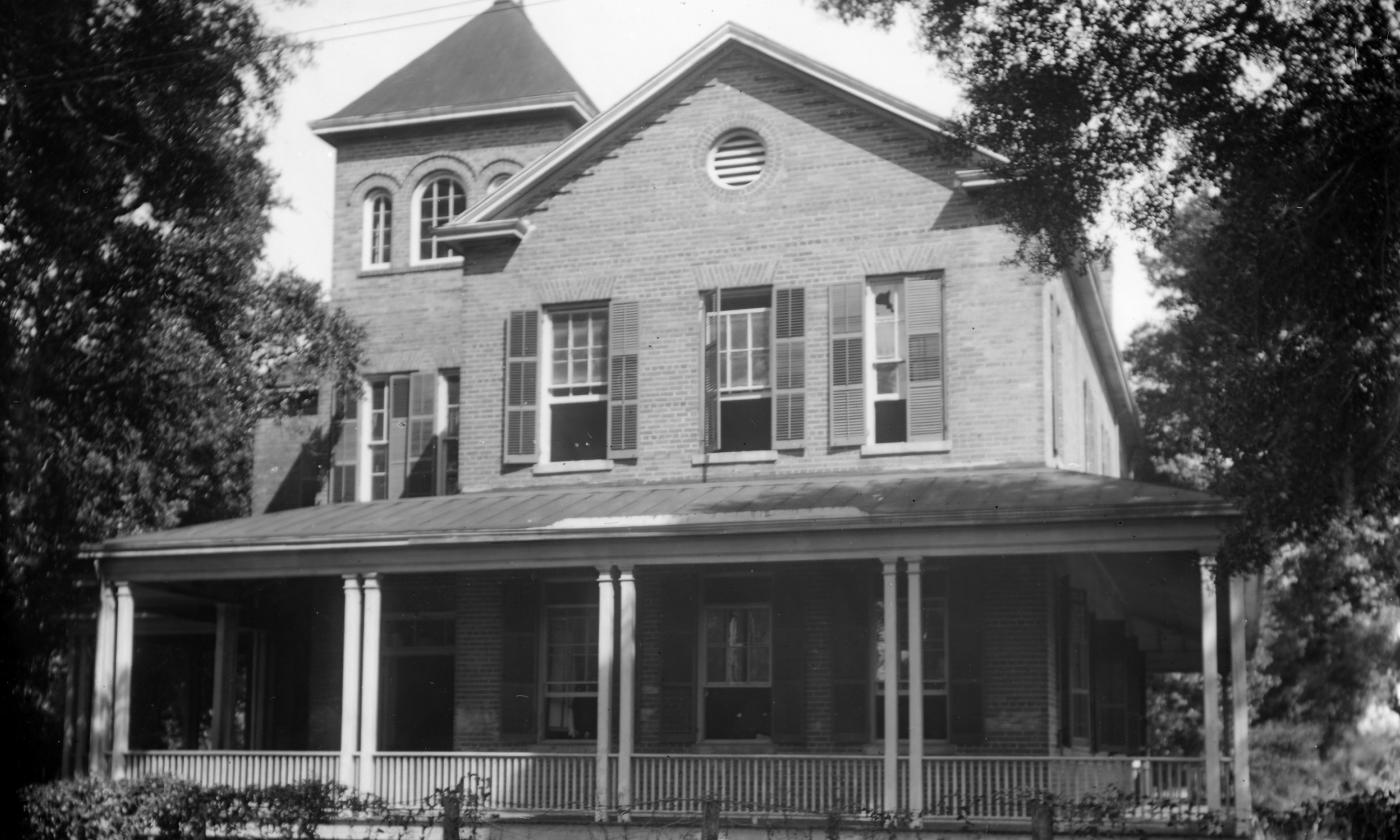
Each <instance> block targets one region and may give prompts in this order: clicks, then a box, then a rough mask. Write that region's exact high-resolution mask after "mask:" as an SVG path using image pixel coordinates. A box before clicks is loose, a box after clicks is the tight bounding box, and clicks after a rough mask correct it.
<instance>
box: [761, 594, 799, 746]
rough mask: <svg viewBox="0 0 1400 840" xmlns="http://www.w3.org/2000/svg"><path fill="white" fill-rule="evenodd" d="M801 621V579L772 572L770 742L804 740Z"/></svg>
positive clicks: (796, 741) (794, 742) (787, 742)
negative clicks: (771, 728)
mask: <svg viewBox="0 0 1400 840" xmlns="http://www.w3.org/2000/svg"><path fill="white" fill-rule="evenodd" d="M802 625H803V603H802V580H801V577H800V576H799V574H798V573H796V572H779V573H778V574H776V575H774V576H773V656H772V660H771V662H772V668H773V674H772V676H773V694H772V711H771V716H770V718H769V720H770V721H771V723H772V727H773V731H772V737H773V743H775V744H789V745H797V746H800V745H802V744H804V743H805V742H806V740H807V739H806V731H805V730H806V720H807V715H806V708H807V706H806V697H807V690H806V685H807V684H806V665H807V652H806V647H805V634H804V633H803V629H802Z"/></svg>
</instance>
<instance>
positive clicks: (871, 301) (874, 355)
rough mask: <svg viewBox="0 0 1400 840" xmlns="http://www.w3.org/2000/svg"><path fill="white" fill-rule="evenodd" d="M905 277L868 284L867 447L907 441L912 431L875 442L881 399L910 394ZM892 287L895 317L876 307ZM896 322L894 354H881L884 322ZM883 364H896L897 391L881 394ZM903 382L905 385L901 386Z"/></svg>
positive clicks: (865, 318)
mask: <svg viewBox="0 0 1400 840" xmlns="http://www.w3.org/2000/svg"><path fill="white" fill-rule="evenodd" d="M904 284H905V280H904V278H903V277H894V278H881V279H875V280H868V281H866V283H865V300H864V309H863V311H862V313H861V319H862V324H863V331H864V333H865V346H866V347H869V348H870V352H869V353H868V354H866V359H865V443H866V445H867V446H876V445H887V444H896V445H897V444H907V443H908V442H909V440H908V438H909V434H908V431H907V430H906V432H905V436H904V437H905V439H904V440H902V441H888V442H887V444H876V442H875V434H876V428H875V405H876V403H880V402H890V401H894V400H901V399H908V397H909V380H908V376H909V360H908V359H906V358H904V343H905V342H904V339H905V334H906V332H907V330H908V325H907V323H906V322H905V314H904V313H905V295H904ZM884 290H889V291H890V292H891V293H893V294H895V296H896V297H895V313H894V316H893V317H892V318H891V317H882V316H881V314H880V311H879V309H878V307H877V306H876V302H875V301H876V298H877V297H878V296H879V295H880V292H882V291H884ZM882 323H893V324H894V325H895V336H894V342H895V349H894V354H893V355H885V356H881V355H880V347H879V341H880V333H879V329H880V324H882ZM882 366H893V367H894V368H895V371H896V374H895V380H896V382H897V383H898V385H897V386H896V389H895V391H894V392H893V393H889V394H881V393H880V381H879V380H880V368H881V367H882ZM900 385H902V387H899V386H900Z"/></svg>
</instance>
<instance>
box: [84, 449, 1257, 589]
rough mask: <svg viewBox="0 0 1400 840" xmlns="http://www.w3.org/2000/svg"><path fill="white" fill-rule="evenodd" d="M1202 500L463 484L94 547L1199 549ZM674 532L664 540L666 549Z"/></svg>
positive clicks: (1215, 527)
mask: <svg viewBox="0 0 1400 840" xmlns="http://www.w3.org/2000/svg"><path fill="white" fill-rule="evenodd" d="M1234 516H1235V512H1234V510H1233V509H1232V508H1231V507H1230V506H1229V505H1227V504H1226V503H1224V502H1223V501H1221V500H1219V499H1217V498H1215V497H1213V496H1209V495H1206V494H1203V493H1196V492H1191V491H1186V490H1179V489H1175V488H1171V487H1164V486H1160V485H1154V484H1145V483H1141V482H1135V481H1129V480H1125V479H1115V478H1107V477H1104V476H1095V475H1087V474H1084V473H1074V472H1066V471H1062V470H1051V469H1046V468H1043V467H1025V468H1009V467H997V468H976V469H949V470H938V471H928V472H923V473H918V474H888V475H870V474H868V473H867V474H859V475H853V474H845V475H824V476H804V477H801V478H796V479H791V478H790V479H784V480H767V481H758V480H750V481H720V482H690V483H675V484H645V483H634V484H625V485H624V484H620V485H615V486H587V487H558V486H555V487H539V488H525V489H520V488H511V489H495V490H477V491H472V492H466V493H462V494H459V495H455V496H439V497H432V498H422V499H403V500H398V501H387V502H374V503H363V504H340V505H326V506H319V507H312V508H301V509H297V510H290V511H284V512H280V513H273V514H264V515H260V516H251V517H245V518H241V519H230V520H225V521H221V522H211V523H207V524H203V525H195V526H191V527H187V528H177V529H174V530H169V531H163V532H158V533H151V534H139V535H135V536H129V537H122V538H119V539H115V540H110V541H108V542H106V543H103V544H102V545H100V546H95V547H93V548H92V549H91V552H90V553H91V554H92V555H93V556H94V557H96V558H97V559H98V560H99V561H100V562H101V564H102V565H103V567H104V571H105V572H106V573H107V574H109V575H125V576H129V577H131V578H132V579H138V578H147V579H155V578H165V579H171V578H182V577H184V578H199V577H248V576H268V575H282V574H288V573H291V572H298V573H301V574H336V573H347V572H356V571H369V570H378V571H384V570H385V569H386V566H392V567H393V569H394V570H395V571H399V570H404V571H408V570H414V569H422V570H432V569H442V568H463V567H479V568H490V567H522V566H530V565H535V566H550V565H555V566H557V565H565V564H570V563H571V564H578V563H580V562H585V563H588V562H591V563H595V564H596V563H598V562H604V563H617V562H629V561H630V562H639V563H640V562H647V563H650V562H736V561H750V560H766V561H774V560H789V559H821V558H823V557H828V556H830V557H846V558H850V557H864V556H881V555H890V554H901V553H904V554H919V555H922V556H969V555H974V556H975V555H983V556H985V555H1003V554H1045V553H1064V552H1069V551H1094V552H1127V553H1132V554H1139V553H1142V552H1182V551H1211V550H1213V547H1214V545H1215V544H1216V543H1217V542H1218V540H1219V537H1220V532H1221V529H1222V527H1223V526H1224V524H1225V523H1226V522H1227V521H1229V520H1230V519H1231V518H1233V517H1234ZM678 538H680V539H678Z"/></svg>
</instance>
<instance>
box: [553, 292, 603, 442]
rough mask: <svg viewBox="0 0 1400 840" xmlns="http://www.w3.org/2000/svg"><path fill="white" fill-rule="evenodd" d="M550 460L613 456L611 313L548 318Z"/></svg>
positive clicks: (572, 312)
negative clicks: (610, 425) (609, 444)
mask: <svg viewBox="0 0 1400 840" xmlns="http://www.w3.org/2000/svg"><path fill="white" fill-rule="evenodd" d="M545 317H546V319H547V320H548V321H549V329H548V330H546V331H545V339H546V341H547V342H548V347H547V348H546V351H545V352H546V355H547V356H548V358H549V359H550V365H549V367H548V368H547V369H546V370H547V373H548V381H547V382H546V384H545V388H544V394H545V406H546V409H545V411H544V412H543V413H542V414H541V422H542V424H543V425H544V426H545V427H546V429H545V431H544V433H543V434H542V435H541V436H540V437H541V439H542V441H543V442H545V443H546V444H547V449H546V450H545V457H544V459H543V460H546V461H594V460H601V459H603V458H606V457H607V441H606V437H607V431H608V403H607V399H608V310H607V309H606V308H588V309H561V310H555V311H549V312H546V313H545Z"/></svg>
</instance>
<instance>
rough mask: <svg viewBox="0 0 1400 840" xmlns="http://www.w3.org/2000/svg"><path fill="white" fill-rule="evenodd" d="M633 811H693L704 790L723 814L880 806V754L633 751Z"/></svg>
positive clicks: (821, 811)
mask: <svg viewBox="0 0 1400 840" xmlns="http://www.w3.org/2000/svg"><path fill="white" fill-rule="evenodd" d="M632 768H633V769H632V774H633V780H634V781H633V790H634V794H633V798H632V800H633V806H632V810H633V812H634V813H644V814H676V813H687V814H694V813H698V812H699V811H700V803H701V802H702V801H703V800H704V799H705V798H707V797H716V798H718V799H719V800H720V807H721V809H722V810H723V811H725V812H726V813H736V814H782V813H802V814H824V813H828V812H831V811H839V812H842V813H855V812H858V811H862V810H869V809H871V808H878V807H879V805H880V797H881V795H882V791H883V790H884V768H883V766H882V759H881V757H880V756H866V755H742V756H736V755H637V756H634V757H633V764H632Z"/></svg>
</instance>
